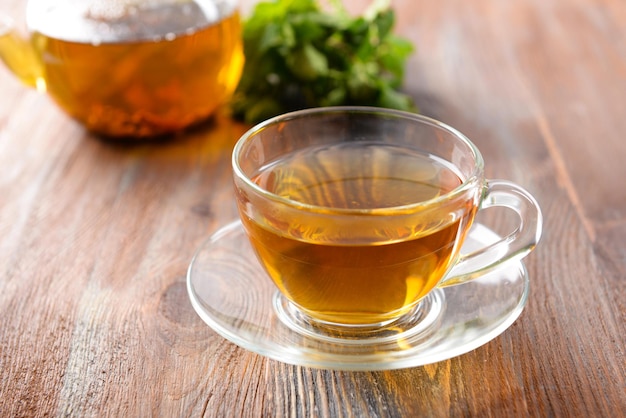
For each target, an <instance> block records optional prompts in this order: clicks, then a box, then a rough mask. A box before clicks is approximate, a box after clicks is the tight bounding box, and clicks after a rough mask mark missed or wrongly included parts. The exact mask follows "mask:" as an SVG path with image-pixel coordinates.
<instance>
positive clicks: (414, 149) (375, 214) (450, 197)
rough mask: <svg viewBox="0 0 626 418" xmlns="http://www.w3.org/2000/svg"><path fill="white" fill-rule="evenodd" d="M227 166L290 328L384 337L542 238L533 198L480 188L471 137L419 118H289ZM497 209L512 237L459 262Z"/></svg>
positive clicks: (269, 126) (253, 139)
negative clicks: (477, 221)
mask: <svg viewBox="0 0 626 418" xmlns="http://www.w3.org/2000/svg"><path fill="white" fill-rule="evenodd" d="M232 162H233V172H234V182H235V189H236V196H237V204H238V208H239V212H240V218H241V222H242V224H243V226H244V230H245V232H246V235H247V236H248V238H249V240H250V243H251V244H252V247H253V249H254V252H255V253H256V255H257V257H258V259H259V261H260V263H261V265H262V266H263V267H264V269H265V271H266V272H267V275H268V276H269V277H270V278H271V280H272V281H273V282H274V283H275V285H276V287H277V288H278V289H279V291H280V294H281V295H282V297H283V298H284V299H285V303H284V306H283V308H282V309H279V313H280V315H281V316H283V317H291V319H290V318H283V319H285V320H287V321H291V322H304V323H307V324H312V325H313V326H315V327H319V328H321V329H327V330H333V331H339V332H348V333H354V332H356V333H357V335H358V334H359V333H362V332H364V331H366V330H380V329H382V328H385V327H392V326H394V324H395V323H397V322H398V321H402V320H405V319H406V318H409V317H412V316H414V314H415V311H416V307H417V306H418V305H419V303H420V301H422V300H424V298H425V297H426V296H427V295H429V294H430V293H431V292H432V291H433V290H434V289H437V288H439V287H445V286H449V285H452V284H460V283H463V282H466V281H468V280H472V279H475V278H477V277H480V276H481V275H483V274H485V273H486V272H488V271H490V270H492V269H494V268H496V267H498V266H500V265H502V264H503V263H505V262H509V261H511V260H519V259H521V258H523V257H524V256H526V255H527V254H528V253H529V252H530V251H531V250H532V249H533V248H534V247H535V245H536V244H537V242H538V241H539V237H540V235H541V227H542V216H541V212H540V209H539V206H538V205H537V203H536V201H535V199H534V198H533V197H532V196H531V195H530V194H529V193H528V192H527V191H525V190H524V189H522V188H521V187H520V186H518V185H516V184H514V183H511V182H508V181H502V180H486V179H485V178H484V172H483V159H482V157H481V154H480V152H479V150H478V149H477V148H476V146H475V145H474V144H472V142H470V140H469V139H468V138H466V137H465V136H464V135H463V134H461V133H460V132H459V131H457V130H455V129H454V128H451V127H449V126H447V125H445V124H443V123H440V122H438V121H435V120H433V119H429V118H427V117H424V116H420V115H417V114H411V113H405V112H399V111H395V110H389V109H378V108H369V107H338V108H316V109H309V110H303V111H299V112H294V113H289V114H286V115H282V116H278V117H276V118H273V119H270V120H268V121H265V122H263V123H261V124H259V125H257V126H256V127H254V128H252V129H251V130H249V131H248V132H247V133H246V134H244V136H243V137H242V138H241V139H240V140H239V142H238V143H237V145H236V146H235V149H234V152H233V160H232ZM494 206H501V207H505V208H509V209H511V210H513V211H514V212H516V213H517V214H518V215H519V225H518V227H517V228H516V229H515V230H514V231H513V232H512V233H511V234H509V235H508V236H506V237H504V238H501V239H500V240H498V241H497V242H496V243H493V244H491V245H486V246H485V247H484V248H481V249H478V250H475V251H472V252H471V253H470V254H461V251H460V249H461V246H462V245H463V242H464V240H465V238H466V236H467V234H468V232H469V231H470V227H471V226H472V223H473V221H474V218H475V216H476V213H477V212H478V211H479V210H482V209H485V208H488V207H494ZM294 318H295V319H294Z"/></svg>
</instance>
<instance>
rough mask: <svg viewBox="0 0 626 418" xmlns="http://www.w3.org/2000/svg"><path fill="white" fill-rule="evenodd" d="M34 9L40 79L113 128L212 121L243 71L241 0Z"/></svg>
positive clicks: (99, 126) (107, 1) (123, 1)
mask: <svg viewBox="0 0 626 418" xmlns="http://www.w3.org/2000/svg"><path fill="white" fill-rule="evenodd" d="M26 15H27V26H28V28H29V30H30V31H31V46H32V48H33V49H34V55H35V57H36V58H37V60H35V64H34V65H38V66H39V67H40V68H38V69H35V70H33V71H35V72H37V71H38V72H39V78H38V80H37V83H36V84H37V85H38V87H39V88H40V89H41V88H42V85H43V86H44V88H45V91H47V92H48V93H49V94H50V95H51V96H52V97H53V98H54V99H55V101H56V102H57V103H58V104H59V105H60V106H61V107H62V108H63V109H64V110H65V111H67V113H69V114H70V115H72V116H73V117H75V118H76V119H78V120H80V121H81V122H82V123H84V124H85V125H86V126H87V128H88V129H90V130H92V131H95V132H98V133H101V134H104V135H108V136H124V137H147V136H154V135H160V134H165V133H170V132H175V131H178V130H181V129H183V128H185V127H187V126H189V125H192V124H194V123H196V122H199V121H201V120H204V119H206V118H207V117H208V116H209V115H211V114H212V113H213V112H214V111H215V110H216V108H217V107H218V106H219V105H220V104H222V103H223V102H224V101H225V100H226V99H227V98H228V97H229V96H230V94H231V93H232V92H233V90H234V89H235V87H236V85H237V83H238V81H239V77H240V75H241V69H242V66H243V52H242V46H241V33H240V21H239V15H238V12H237V10H236V5H235V3H234V2H233V0H147V1H140V0H87V1H86V0H56V1H50V0H31V1H30V2H29V3H28V6H27V13H26ZM5 50H6V48H5ZM0 52H4V51H0Z"/></svg>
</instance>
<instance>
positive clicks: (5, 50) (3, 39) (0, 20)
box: [0, 13, 46, 91]
mask: <svg viewBox="0 0 626 418" xmlns="http://www.w3.org/2000/svg"><path fill="white" fill-rule="evenodd" d="M0 60H1V61H2V62H4V65H6V67H7V68H8V69H9V70H10V71H11V72H12V73H13V74H14V75H15V76H16V77H17V78H19V79H20V81H22V83H24V84H26V85H27V86H29V87H34V88H36V89H37V90H39V91H45V90H46V83H45V78H44V77H43V64H42V62H41V59H40V58H39V56H38V54H37V52H36V50H35V48H34V46H33V45H32V43H31V42H30V40H29V39H26V38H23V37H22V36H20V35H19V34H18V33H17V30H16V29H15V25H14V24H13V20H12V19H11V18H10V17H8V16H6V15H5V14H2V13H0Z"/></svg>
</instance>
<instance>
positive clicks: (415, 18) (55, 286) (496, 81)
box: [0, 0, 626, 417]
mask: <svg viewBox="0 0 626 418" xmlns="http://www.w3.org/2000/svg"><path fill="white" fill-rule="evenodd" d="M242 3H243V4H242V6H243V7H244V9H246V10H249V8H250V6H251V4H252V3H253V2H252V1H244V2H242ZM347 3H349V5H350V6H351V7H359V2H356V1H348V2H347ZM393 5H394V7H395V8H396V10H397V11H398V13H397V17H398V22H397V31H398V33H399V34H401V35H403V36H406V37H408V38H410V39H411V40H412V41H413V42H414V43H415V45H416V46H417V48H418V50H417V53H416V54H415V55H414V56H413V57H412V58H411V60H410V63H409V68H408V69H407V81H406V86H405V90H406V91H407V92H409V93H410V94H411V95H412V96H414V97H415V99H416V101H417V103H418V105H419V106H420V109H421V112H422V113H424V114H426V115H429V116H433V117H436V118H438V119H440V120H443V121H444V122H447V123H449V124H451V125H453V126H456V127H458V128H459V129H460V130H461V131H463V132H464V133H466V134H467V135H468V136H469V137H470V138H471V139H472V140H473V141H474V142H475V143H476V144H477V145H478V146H479V148H480V149H481V151H482V152H483V154H484V157H485V160H486V170H487V175H488V176H489V177H492V178H507V179H510V180H513V181H515V182H517V183H519V184H521V185H523V186H524V187H526V188H527V189H528V190H529V191H531V193H533V194H534V195H535V196H536V198H537V200H538V201H539V203H540V205H541V207H542V209H543V213H544V216H545V219H544V235H543V238H542V242H541V243H540V245H539V246H538V247H537V249H536V250H535V252H533V253H532V254H531V255H530V256H529V257H528V259H527V260H526V266H527V268H528V270H529V274H530V276H531V281H532V289H531V296H530V299H529V302H528V305H527V307H526V310H525V311H524V313H523V314H522V316H521V317H520V319H519V320H518V321H517V322H516V323H515V324H513V326H512V327H511V328H509V329H508V330H507V331H506V332H505V333H504V334H502V335H501V336H499V337H498V338H496V339H495V340H493V341H491V342H489V343H488V344H486V345H484V346H483V347H481V348H479V349H477V350H475V351H473V352H471V353H468V354H465V355H463V356H460V357H457V358H453V359H451V360H448V361H443V362H440V363H436V364H432V365H428V366H424V367H417V368H411V369H403V370H395V371H385V372H359V373H350V372H335V371H326V370H316V369H309V368H303V367H296V366H290V365H286V364H283V363H279V362H276V361H273V360H268V359H266V358H264V357H261V356H258V355H256V354H252V353H249V352H247V351H245V350H243V349H241V348H238V347H236V346H235V345H233V344H231V343H229V342H227V341H225V340H224V339H223V338H221V337H220V336H218V335H217V334H216V333H214V332H213V331H212V330H210V329H209V328H208V327H206V326H205V325H204V323H203V322H202V321H201V320H200V319H199V318H198V317H197V315H196V314H195V313H194V311H193V309H192V308H191V305H190V303H189V300H188V297H187V293H186V289H185V272H186V269H187V266H188V264H189V261H190V259H191V257H192V255H193V253H194V251H195V250H196V248H197V247H198V246H199V245H200V243H201V242H202V241H203V240H204V238H205V237H206V236H207V235H208V234H209V233H210V232H211V231H213V230H214V229H215V228H217V227H218V226H220V225H223V224H225V223H226V222H227V221H228V220H230V219H231V218H233V217H235V215H236V211H235V207H234V203H233V199H232V191H231V185H230V174H229V164H230V151H231V149H232V145H233V144H234V142H235V141H236V139H237V138H238V137H239V136H240V135H241V133H243V131H244V130H245V129H246V128H247V127H246V126H243V125H240V124H238V123H235V122H233V121H231V120H230V119H229V118H228V117H227V116H226V115H225V114H221V115H219V116H218V117H217V118H216V119H215V120H214V121H213V122H212V123H211V124H208V125H207V126H204V127H202V128H200V129H197V130H195V131H193V132H191V133H189V134H186V135H184V136H181V137H179V138H176V139H175V140H173V141H168V142H161V143H156V144H143V145H136V146H122V145H116V144H111V143H107V142H104V141H101V140H99V139H97V138H94V137H92V136H91V135H90V134H88V133H85V132H84V131H83V129H82V128H81V127H80V126H79V125H78V124H77V123H75V122H74V121H72V120H71V119H69V118H68V117H66V116H65V115H64V114H63V113H62V112H61V111H60V110H58V108H57V107H56V106H55V105H54V103H52V102H51V101H50V100H49V99H48V98H47V97H46V96H43V95H40V94H38V93H36V92H34V91H32V90H28V89H26V88H24V87H22V86H21V85H19V84H18V83H17V82H16V81H15V80H14V79H13V78H12V77H11V75H10V74H9V73H8V71H6V70H5V69H4V68H0V167H1V169H0V317H1V318H2V321H1V322H0V416H6V417H14V416H15V417H22V416H23V417H31V416H211V417H213V416H215V417H218V416H219V417H223V416H233V417H235V416H319V417H335V416H374V417H377V416H378V417H387V416H389V417H395V416H431V417H448V416H481V417H482V416H485V417H490V416H493V417H501V416H524V417H525V416H554V417H567V416H572V417H574V416H594V417H595V416H607V417H609V416H611V417H613V416H615V417H617V416H626V370H625V364H626V357H625V353H624V350H625V348H624V347H625V346H626V344H625V343H626V340H625V337H624V336H625V335H626V325H625V324H626V303H625V300H626V286H625V284H624V283H625V281H624V278H625V277H626V238H625V237H626V188H624V185H623V179H624V176H625V175H626V170H625V168H624V165H623V161H624V160H625V159H626V140H624V134H623V132H626V118H625V117H624V110H623V109H626V94H625V93H626V3H624V2H623V1H621V0H510V1H506V2H498V1H493V0H475V1H472V2H467V1H460V0H441V1H438V2H431V1H425V0H419V1H414V0H396V1H394V2H393ZM22 7H23V2H22V1H19V0H8V1H5V2H3V3H2V5H1V6H0V11H2V12H5V11H6V12H9V13H12V14H14V15H15V16H17V17H18V18H19V17H20V16H21V15H22V14H23V12H22V11H21V10H22Z"/></svg>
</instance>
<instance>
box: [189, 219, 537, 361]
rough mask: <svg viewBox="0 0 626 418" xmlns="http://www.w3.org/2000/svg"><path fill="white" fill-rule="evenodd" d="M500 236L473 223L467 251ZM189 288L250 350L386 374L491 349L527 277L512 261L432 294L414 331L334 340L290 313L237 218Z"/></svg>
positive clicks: (199, 308)
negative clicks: (399, 369) (390, 370)
mask: <svg viewBox="0 0 626 418" xmlns="http://www.w3.org/2000/svg"><path fill="white" fill-rule="evenodd" d="M497 238H498V236H497V235H496V234H495V233H494V232H493V231H491V230H490V229H488V228H487V227H485V226H483V225H481V224H475V225H474V226H473V227H472V229H471V231H470V233H469V234H468V238H467V239H466V242H465V244H464V247H463V252H469V251H471V250H472V249H475V248H478V247H482V246H484V245H485V244H487V243H491V242H494V241H495V240H497ZM187 290H188V292H189V297H190V299H191V304H192V305H193V308H194V309H195V311H196V312H197V313H198V315H199V316H200V317H201V318H202V320H203V321H204V322H206V323H207V324H208V325H209V326H210V327H211V328H212V329H213V330H215V331H216V332H217V333H219V334H220V335H222V336H223V337H224V338H226V339H228V340H230V341H231V342H233V343H235V344H237V345H239V346H240V347H243V348H245V349H247V350H250V351H253V352H256V353H258V354H261V355H264V356H267V357H270V358H272V359H274V360H278V361H282V362H285V363H290V364H294V365H299V366H309V367H317V368H326V369H335V370H387V369H398V368H404V367H414V366H421V365H424V364H429V363H435V362H438V361H442V360H447V359H449V358H452V357H456V356H459V355H461V354H464V353H467V352H469V351H471V350H474V349H476V348H478V347H480V346H481V345H483V344H486V343H487V342H489V341H490V340H492V339H493V338H495V337H497V336H498V335H500V334H501V333H502V332H504V331H505V330H506V329H507V328H508V327H509V326H510V325H511V324H513V322H514V321H515V320H516V319H517V318H518V316H519V315H520V314H521V312H522V310H523V309H524V305H525V304H526V300H527V296H528V291H529V280H528V273H527V271H526V268H525V267H524V265H523V264H522V263H521V262H518V261H516V262H510V263H508V264H505V265H503V266H501V267H500V268H498V269H496V270H493V271H490V272H489V273H486V274H485V275H483V276H481V277H479V278H478V279H475V280H473V281H471V282H468V283H465V284H462V285H457V286H450V287H445V288H440V289H436V290H435V291H433V292H431V293H430V294H429V295H428V297H427V298H425V299H424V300H423V301H422V302H421V303H420V304H419V305H418V307H417V308H416V309H415V311H414V312H413V313H411V314H408V315H407V317H409V318H410V319H409V320H408V322H407V323H408V324H409V325H408V326H407V325H405V326H399V327H397V328H396V327H389V328H386V330H385V332H384V333H379V334H377V335H374V336H373V337H371V338H369V337H368V338H358V337H354V336H347V337H345V338H344V337H342V336H341V335H337V336H332V335H331V336H328V335H325V334H323V333H319V332H317V331H316V330H315V329H314V327H311V326H309V325H308V324H307V322H306V321H305V320H300V319H299V318H298V315H297V314H293V312H291V311H292V307H291V304H290V303H289V302H287V301H286V300H284V298H283V297H282V296H281V295H280V294H279V293H278V291H277V288H276V287H275V285H274V284H273V282H272V281H271V280H270V279H269V278H268V277H267V276H266V274H265V272H264V270H263V268H262V267H261V265H260V263H259V262H258V261H257V258H256V256H255V254H254V252H253V250H252V247H251V246H250V244H249V242H248V239H247V237H246V235H245V232H244V230H243V227H242V225H241V223H240V222H239V221H235V222H232V223H230V224H228V225H226V226H224V227H223V228H221V229H219V230H218V231H217V232H215V233H214V234H213V235H212V236H211V237H209V239H208V240H207V241H205V242H204V243H203V244H202V246H201V247H200V248H199V249H198V251H197V253H196V254H195V256H194V258H193V260H192V262H191V264H190V266H189V269H188V272H187ZM411 318H412V319H411ZM411 321H413V322H411Z"/></svg>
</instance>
